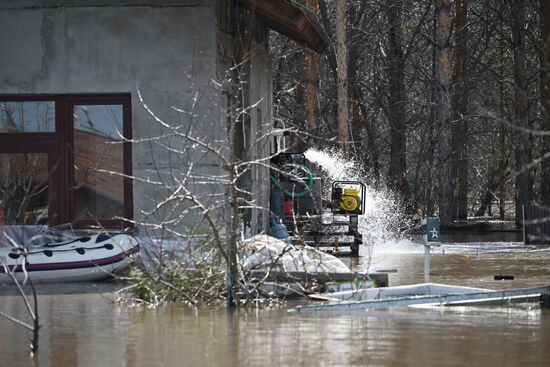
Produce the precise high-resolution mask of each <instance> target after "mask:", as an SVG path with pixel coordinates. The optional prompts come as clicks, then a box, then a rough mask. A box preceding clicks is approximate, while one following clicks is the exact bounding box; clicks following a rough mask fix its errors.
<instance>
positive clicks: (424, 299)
mask: <svg viewBox="0 0 550 367" xmlns="http://www.w3.org/2000/svg"><path fill="white" fill-rule="evenodd" d="M549 294H550V286H546V287H537V288H522V289H511V290H503V291H490V292H473V293H466V294H447V295H431V296H410V297H400V298H388V299H382V300H376V301H355V302H339V303H329V304H323V305H311V306H301V307H300V306H298V307H295V308H292V309H290V310H289V312H317V311H345V310H360V309H372V308H387V307H397V306H411V305H442V306H443V305H450V304H453V303H455V304H459V303H463V304H464V303H467V302H468V301H470V302H472V301H475V302H478V303H479V302H482V301H486V302H488V301H500V302H501V303H506V302H508V301H509V300H512V299H514V298H518V297H525V298H533V297H539V298H540V297H541V296H545V297H546V296H547V295H549Z"/></svg>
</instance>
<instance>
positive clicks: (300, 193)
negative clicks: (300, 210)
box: [271, 163, 313, 199]
mask: <svg viewBox="0 0 550 367" xmlns="http://www.w3.org/2000/svg"><path fill="white" fill-rule="evenodd" d="M285 167H291V168H295V169H300V170H302V171H303V172H304V173H305V174H306V187H305V189H304V190H302V191H297V192H296V191H288V190H286V189H285V188H284V187H283V185H281V183H280V182H279V181H277V179H276V178H275V177H273V176H271V182H272V183H273V185H275V187H277V188H278V189H279V190H281V191H282V192H283V193H284V194H285V196H287V197H290V198H293V199H294V198H301V197H304V196H306V195H308V194H309V193H310V192H311V188H312V187H313V174H312V173H311V170H310V169H309V168H307V167H306V166H303V165H301V164H294V163H287V164H285V165H284V166H282V167H281V171H284V168H285Z"/></svg>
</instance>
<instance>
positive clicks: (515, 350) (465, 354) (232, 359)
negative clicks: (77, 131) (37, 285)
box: [0, 244, 550, 367]
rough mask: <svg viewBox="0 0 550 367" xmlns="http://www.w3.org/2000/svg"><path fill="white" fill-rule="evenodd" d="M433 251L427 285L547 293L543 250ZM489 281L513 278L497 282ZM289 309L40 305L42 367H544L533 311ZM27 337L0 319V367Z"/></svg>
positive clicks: (544, 333) (73, 301)
mask: <svg viewBox="0 0 550 367" xmlns="http://www.w3.org/2000/svg"><path fill="white" fill-rule="evenodd" d="M417 250H418V251H417ZM435 252H436V253H435V254H434V255H433V258H432V279H431V280H432V281H434V282H442V283H449V284H457V285H469V286H477V287H487V288H496V289H502V288H516V287H528V286H539V285H550V249H548V250H547V249H545V248H528V249H526V248H524V247H523V246H521V245H519V244H515V245H514V244H480V245H468V244H464V245H460V244H451V245H448V246H445V254H443V253H442V250H435ZM347 261H349V262H350V263H351V264H352V265H353V266H354V267H355V268H356V269H361V268H365V267H367V266H368V265H371V266H374V267H377V268H378V269H396V270H397V273H391V274H390V285H400V284H412V283H417V282H422V281H423V255H422V253H421V247H420V248H418V249H416V248H414V247H413V248H412V249H411V248H405V249H396V250H395V249H394V250H390V251H387V252H379V253H376V251H375V254H374V255H373V257H372V259H371V261H367V257H366V256H364V257H362V258H360V259H359V260H356V259H354V260H352V259H347ZM497 274H508V275H514V276H515V279H514V280H513V281H495V280H493V276H494V275H497ZM1 293H2V289H1V288H0V294H1ZM294 304H295V303H293V302H290V301H289V302H287V304H286V305H285V306H282V307H277V308H271V309H252V310H244V311H240V312H238V313H236V314H234V315H230V314H228V313H227V312H226V311H225V309H204V310H199V311H197V312H194V311H191V310H189V309H187V308H185V307H183V306H181V305H169V306H165V307H161V308H158V309H146V308H141V307H129V306H127V305H121V304H116V303H112V302H111V301H110V299H109V298H108V297H106V296H104V295H102V294H98V293H91V294H71V295H59V294H58V295H42V296H41V298H40V315H41V317H42V324H43V329H42V333H41V345H40V348H41V350H40V353H39V365H40V366H44V367H47V366H63V367H72V366H94V367H95V366H128V367H132V366H367V365H369V366H549V365H550V310H541V309H540V307H539V306H538V305H536V304H530V305H516V306H514V307H494V306H491V307H489V306H487V307H453V308H447V307H446V308H442V307H435V308H429V309H419V308H407V307H404V308H398V309H388V310H370V311H368V312H365V311H356V312H347V313H344V314H336V313H310V314H292V313H287V311H286V307H288V306H293V305H294ZM0 311H2V312H5V313H9V314H11V315H14V316H21V317H24V311H23V307H22V304H21V302H20V300H19V299H18V298H17V297H14V296H4V297H0ZM29 337H30V335H29V333H28V332H26V331H25V330H23V329H21V328H20V327H18V326H16V325H14V324H12V323H10V322H8V321H6V320H4V319H0V366H32V365H33V362H32V360H31V359H30V358H29V353H28V340H29Z"/></svg>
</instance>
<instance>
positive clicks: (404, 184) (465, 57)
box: [272, 0, 550, 225]
mask: <svg viewBox="0 0 550 367" xmlns="http://www.w3.org/2000/svg"><path fill="white" fill-rule="evenodd" d="M302 3H303V4H304V5H307V6H309V7H310V8H311V9H313V10H314V11H315V12H317V14H318V16H319V20H320V23H321V24H322V25H323V26H324V28H325V30H326V31H327V35H328V37H329V38H330V39H331V41H332V45H331V47H329V49H328V50H327V51H326V52H325V53H324V54H323V55H321V56H320V57H319V56H317V55H315V54H314V53H312V52H309V51H307V50H306V49H305V48H302V47H301V46H299V45H296V44H294V43H292V42H290V41H288V40H286V39H285V38H284V37H280V36H277V35H275V34H274V35H273V36H272V46H273V50H274V53H275V55H274V56H275V57H274V65H273V72H274V79H273V83H274V91H275V104H276V110H275V115H276V117H278V118H280V119H281V120H282V121H284V122H285V124H286V125H287V126H286V127H287V128H289V127H290V128H296V130H297V131H304V132H305V133H301V134H295V135H294V136H293V148H294V149H297V150H305V149H307V147H309V146H316V147H321V148H324V147H339V148H340V149H342V150H344V151H346V152H347V154H349V155H351V156H353V157H354V158H356V159H357V160H358V161H360V162H362V163H363V169H364V170H365V175H366V176H367V177H368V179H369V180H370V182H371V184H372V185H373V186H375V187H387V188H389V189H391V190H393V191H395V192H397V193H398V194H399V196H400V197H401V198H402V200H403V203H404V205H405V206H406V207H407V208H408V210H410V211H411V212H414V213H419V214H421V215H439V216H440V218H441V220H442V224H443V225H449V224H451V223H452V221H453V220H456V219H465V218H466V217H467V216H472V215H476V216H484V215H488V214H489V215H498V216H500V218H501V219H515V220H516V222H518V223H519V222H520V221H521V214H522V212H521V206H522V205H530V204H544V205H550V89H549V88H550V73H549V68H550V51H549V50H548V47H549V45H550V2H548V1H545V0H455V1H449V0H419V1H412V0H384V1H382V0H335V1H327V0H305V1H302ZM304 106H305V108H304Z"/></svg>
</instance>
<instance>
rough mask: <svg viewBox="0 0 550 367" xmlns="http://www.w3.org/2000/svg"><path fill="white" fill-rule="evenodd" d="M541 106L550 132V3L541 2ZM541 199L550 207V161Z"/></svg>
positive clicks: (546, 142)
mask: <svg viewBox="0 0 550 367" xmlns="http://www.w3.org/2000/svg"><path fill="white" fill-rule="evenodd" d="M539 18H540V54H539V57H540V74H541V75H540V105H541V117H542V129H543V130H546V131H548V132H550V2H549V1H548V0H540V8H539ZM547 153H550V136H548V135H546V136H543V137H542V145H541V155H544V154H547ZM540 176H541V182H540V190H541V192H540V199H541V203H542V204H543V205H550V159H545V160H543V161H542V170H541V175H540Z"/></svg>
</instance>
